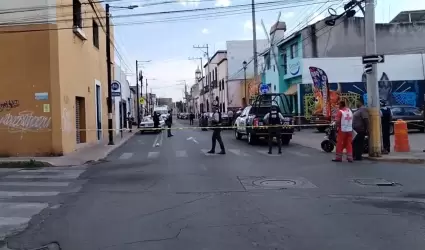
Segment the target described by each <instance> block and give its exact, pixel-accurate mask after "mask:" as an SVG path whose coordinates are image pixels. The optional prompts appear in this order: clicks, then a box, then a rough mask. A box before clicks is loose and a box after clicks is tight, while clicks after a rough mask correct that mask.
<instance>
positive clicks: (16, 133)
mask: <svg viewBox="0 0 425 250" xmlns="http://www.w3.org/2000/svg"><path fill="white" fill-rule="evenodd" d="M54 28H55V25H47V24H46V25H26V26H14V27H2V28H1V29H0V44H1V46H0V54H1V57H0V82H1V88H2V90H1V91H0V138H1V140H2V143H1V144H0V156H24V155H55V154H60V151H61V149H60V146H61V143H62V142H61V137H60V131H58V130H56V129H52V128H55V127H58V126H60V119H58V116H57V115H54V113H53V112H54V109H53V108H51V109H50V110H45V111H46V112H45V111H44V110H43V106H44V105H48V106H49V107H55V106H57V103H55V100H54V99H52V96H54V95H55V94H54V92H55V90H56V87H54V85H55V84H57V82H58V74H57V72H58V70H57V69H58V57H57V33H56V32H51V31H50V32H49V31H47V30H48V29H54ZM36 93H48V100H36V99H37V98H36V97H35V95H36Z"/></svg>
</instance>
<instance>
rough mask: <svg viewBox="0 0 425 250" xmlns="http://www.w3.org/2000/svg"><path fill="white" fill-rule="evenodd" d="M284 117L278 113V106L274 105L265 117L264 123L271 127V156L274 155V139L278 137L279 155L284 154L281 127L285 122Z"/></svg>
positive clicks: (269, 131)
mask: <svg viewBox="0 0 425 250" xmlns="http://www.w3.org/2000/svg"><path fill="white" fill-rule="evenodd" d="M283 119H284V118H283V115H282V114H281V113H280V112H279V111H278V108H277V106H275V105H273V106H272V107H271V108H270V112H269V113H267V114H266V115H265V116H264V119H263V120H264V122H265V123H266V124H267V125H269V126H270V127H269V128H268V133H269V154H272V146H273V137H276V140H277V145H278V147H279V154H281V153H282V138H281V130H282V128H281V127H280V125H281V124H282V121H283Z"/></svg>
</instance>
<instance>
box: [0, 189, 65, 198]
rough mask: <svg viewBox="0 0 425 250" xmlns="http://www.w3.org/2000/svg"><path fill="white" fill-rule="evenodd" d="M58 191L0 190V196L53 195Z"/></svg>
mask: <svg viewBox="0 0 425 250" xmlns="http://www.w3.org/2000/svg"><path fill="white" fill-rule="evenodd" d="M58 194H59V192H53V191H52V192H19V191H0V198H8V197H24V196H27V197H37V196H55V195H58Z"/></svg>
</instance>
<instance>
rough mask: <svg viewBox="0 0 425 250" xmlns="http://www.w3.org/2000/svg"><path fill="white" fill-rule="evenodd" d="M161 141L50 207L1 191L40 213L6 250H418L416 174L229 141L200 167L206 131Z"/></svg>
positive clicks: (87, 178)
mask: <svg viewBox="0 0 425 250" xmlns="http://www.w3.org/2000/svg"><path fill="white" fill-rule="evenodd" d="M174 126H175V127H186V126H188V122H187V121H181V120H177V121H176V122H175V124H174ZM173 134H174V136H173V137H171V138H167V136H166V133H163V134H143V135H139V134H138V135H135V136H133V138H132V139H130V140H129V141H128V142H127V143H126V144H124V145H123V146H122V147H120V148H118V149H117V150H115V151H114V152H113V153H112V154H111V155H109V157H108V158H107V159H106V161H105V162H99V163H97V164H95V165H92V166H89V167H88V168H86V169H84V172H81V173H80V172H77V173H78V174H77V173H74V175H72V174H68V175H67V176H68V177H69V178H71V177H70V176H73V177H75V180H74V181H75V183H76V184H74V185H75V186H74V188H70V190H71V191H69V190H68V192H57V193H55V195H53V194H52V193H50V196H49V195H47V196H49V197H50V198H44V196H43V195H46V194H39V195H38V196H36V198H34V197H33V196H32V198H31V199H33V200H28V199H29V198H28V199H26V198H22V197H10V195H9V196H8V195H6V193H5V192H3V193H2V191H3V190H4V188H5V187H6V186H7V185H3V186H1V187H0V199H1V200H0V205H1V204H2V202H5V203H6V202H8V203H12V202H25V201H26V202H29V201H31V202H38V203H40V204H45V206H41V205H40V207H38V210H39V211H38V210H37V211H38V212H37V213H38V214H37V215H34V216H33V217H32V220H31V221H30V222H29V224H28V228H27V229H26V230H25V231H23V232H21V233H18V234H16V235H14V236H10V237H8V238H6V242H7V245H8V248H10V249H32V248H36V247H39V246H41V245H43V244H46V243H48V242H51V241H57V242H59V243H60V244H61V247H62V249H64V250H77V249H78V250H94V249H102V250H103V249H107V250H133V249H135V250H136V249H137V250H140V249H144V250H157V249H170V250H180V249H181V250H187V249H194V250H195V249H199V250H201V249H202V250H204V249H208V250H225V249H229V250H234V249H244V250H248V249H284V250H289V249H291V250H292V249H293V250H307V249H308V250H310V249H326V250H341V249H344V250H351V249H353V250H354V249H355V250H359V249H365V250H366V249H367V250H370V249H374V250H381V249H382V250H384V249H385V250H392V249H394V250H400V249H409V250H416V249H418V250H419V249H421V250H423V246H424V245H425V237H424V235H425V227H424V225H425V182H424V181H423V180H424V179H425V168H424V167H425V166H417V165H403V164H389V163H378V162H367V161H364V162H356V163H348V162H343V163H334V162H331V161H330V160H331V158H332V156H333V155H331V154H326V153H323V152H320V151H317V150H315V149H311V148H305V147H302V146H299V145H294V144H290V145H289V146H286V147H284V148H283V154H282V155H277V154H274V155H268V154H267V146H266V145H265V144H263V145H256V146H251V145H248V144H247V143H246V141H244V140H241V141H238V140H236V139H235V138H234V135H233V132H232V131H224V132H223V139H224V143H225V146H226V151H227V154H226V155H207V154H206V153H205V152H206V151H208V150H209V149H210V145H211V134H212V132H211V131H201V130H199V129H176V130H174V131H173ZM295 136H296V135H295ZM217 146H218V145H217ZM216 151H217V152H218V151H219V148H217V149H216ZM274 153H277V149H275V150H274ZM10 175H12V176H13V175H15V177H16V173H7V174H4V175H3V176H1V178H0V183H3V182H10V181H8V179H9V180H10V179H11V178H8V177H7V176H10ZM43 181H45V182H46V180H43ZM57 185H59V184H57ZM8 190H9V189H8ZM47 190H48V189H44V192H48V191H47ZM9 191H10V190H9ZM2 194H3V196H2ZM53 197H54V198H53ZM23 204H25V203H23ZM0 207H1V206H0ZM40 211H41V212H40Z"/></svg>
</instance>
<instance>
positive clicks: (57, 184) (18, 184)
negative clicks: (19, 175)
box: [0, 181, 70, 187]
mask: <svg viewBox="0 0 425 250" xmlns="http://www.w3.org/2000/svg"><path fill="white" fill-rule="evenodd" d="M69 184H70V183H69V182H46V181H43V182H25V181H21V182H19V181H13V182H12V181H11V182H0V186H14V187H67V186H69Z"/></svg>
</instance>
